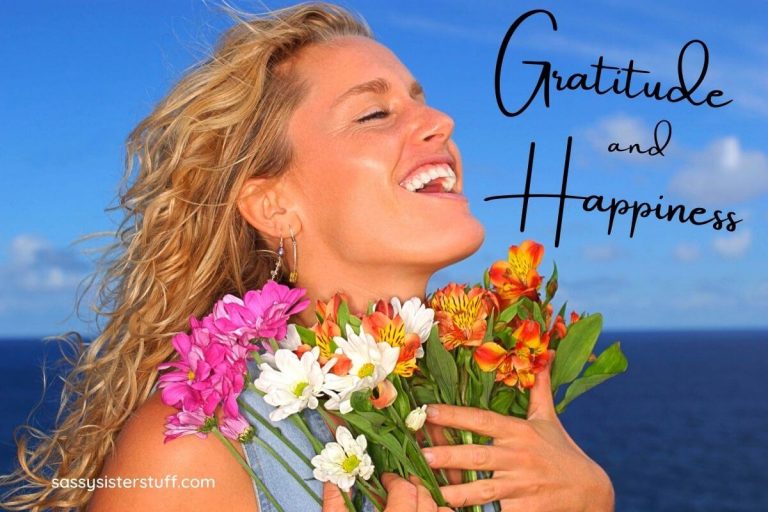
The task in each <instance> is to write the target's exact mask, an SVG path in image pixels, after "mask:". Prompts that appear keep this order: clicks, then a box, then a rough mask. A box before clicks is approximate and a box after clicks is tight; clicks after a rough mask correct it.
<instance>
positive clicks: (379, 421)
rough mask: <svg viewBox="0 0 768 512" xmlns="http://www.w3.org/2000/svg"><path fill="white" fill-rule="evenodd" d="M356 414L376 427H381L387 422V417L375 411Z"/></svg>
mask: <svg viewBox="0 0 768 512" xmlns="http://www.w3.org/2000/svg"><path fill="white" fill-rule="evenodd" d="M356 414H357V415H358V416H360V417H361V418H363V419H365V420H366V421H368V422H369V423H370V424H371V425H373V426H374V427H381V426H382V425H384V423H386V421H387V417H386V416H384V415H383V414H382V413H380V412H379V411H375V410H374V411H371V412H357V413H356Z"/></svg>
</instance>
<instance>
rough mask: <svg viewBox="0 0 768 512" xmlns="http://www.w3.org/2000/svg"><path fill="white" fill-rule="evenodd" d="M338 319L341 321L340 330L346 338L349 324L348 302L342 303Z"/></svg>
mask: <svg viewBox="0 0 768 512" xmlns="http://www.w3.org/2000/svg"><path fill="white" fill-rule="evenodd" d="M336 318H337V319H338V321H339V329H341V335H342V336H346V335H347V324H348V323H349V304H347V301H345V300H343V301H341V304H340V305H339V311H338V313H337V316H336Z"/></svg>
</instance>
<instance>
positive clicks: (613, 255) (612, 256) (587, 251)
mask: <svg viewBox="0 0 768 512" xmlns="http://www.w3.org/2000/svg"><path fill="white" fill-rule="evenodd" d="M621 254H622V252H621V250H620V249H619V248H618V247H617V246H615V245H613V244H602V245H587V246H586V247H584V257H585V258H586V259H588V260H589V261H614V260H616V259H618V258H619V257H620V256H621Z"/></svg>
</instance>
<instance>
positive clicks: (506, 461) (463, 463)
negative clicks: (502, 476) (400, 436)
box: [422, 444, 514, 471]
mask: <svg viewBox="0 0 768 512" xmlns="http://www.w3.org/2000/svg"><path fill="white" fill-rule="evenodd" d="M422 453H424V458H425V459H426V460H427V463H428V464H429V466H430V467H431V468H435V469H439V468H446V469H447V468H451V469H479V470H488V471H497V470H502V469H511V467H512V466H513V464H514V462H513V461H514V453H513V451H512V450H510V449H509V448H506V447H501V446H494V445H484V444H465V445H457V446H435V447H434V448H425V449H423V450H422Z"/></svg>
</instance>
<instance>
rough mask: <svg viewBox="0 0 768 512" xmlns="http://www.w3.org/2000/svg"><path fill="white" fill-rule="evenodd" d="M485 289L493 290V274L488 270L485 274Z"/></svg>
mask: <svg viewBox="0 0 768 512" xmlns="http://www.w3.org/2000/svg"><path fill="white" fill-rule="evenodd" d="M483 287H484V288H485V289H486V290H490V288H491V273H490V272H489V271H488V269H485V272H483Z"/></svg>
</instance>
